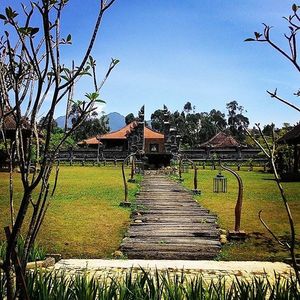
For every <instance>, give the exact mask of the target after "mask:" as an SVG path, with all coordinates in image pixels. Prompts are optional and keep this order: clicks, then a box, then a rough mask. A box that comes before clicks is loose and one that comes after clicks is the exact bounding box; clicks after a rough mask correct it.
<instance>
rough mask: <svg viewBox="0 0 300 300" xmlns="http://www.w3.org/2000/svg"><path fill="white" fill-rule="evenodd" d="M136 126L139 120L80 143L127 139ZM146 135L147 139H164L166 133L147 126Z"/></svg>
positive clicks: (95, 143) (89, 143) (92, 143)
mask: <svg viewBox="0 0 300 300" xmlns="http://www.w3.org/2000/svg"><path fill="white" fill-rule="evenodd" d="M136 126H137V122H136V121H134V122H132V123H130V124H128V125H126V126H124V127H123V128H121V129H119V130H116V131H112V132H109V133H106V134H103V135H100V136H94V137H91V138H89V139H86V140H83V141H81V142H79V143H78V144H80V145H83V144H88V145H97V144H99V140H126V139H127V136H128V134H130V133H131V132H132V130H133V129H134V128H135V127H136ZM144 137H145V139H164V134H162V133H160V132H158V131H155V130H153V129H151V128H149V127H147V126H145V127H144ZM100 143H101V142H100Z"/></svg>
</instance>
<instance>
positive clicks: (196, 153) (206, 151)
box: [180, 131, 264, 161]
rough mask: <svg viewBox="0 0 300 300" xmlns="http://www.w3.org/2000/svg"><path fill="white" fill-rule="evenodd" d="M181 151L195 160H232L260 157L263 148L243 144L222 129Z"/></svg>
mask: <svg viewBox="0 0 300 300" xmlns="http://www.w3.org/2000/svg"><path fill="white" fill-rule="evenodd" d="M180 152H181V153H182V154H184V155H186V156H187V157H188V158H190V159H193V160H211V159H222V160H223V161H226V160H228V161H230V160H249V159H259V158H258V154H259V153H260V152H261V150H260V149H259V148H253V147H249V146H248V145H244V144H241V143H239V142H238V141H237V140H236V139H235V138H234V137H233V136H232V135H230V134H229V133H225V132H224V131H220V132H219V133H217V134H216V135H215V136H213V137H212V138H211V139H210V140H208V141H206V142H204V143H202V144H200V145H199V146H198V147H197V148H196V149H191V150H182V151H180ZM262 160H264V159H262Z"/></svg>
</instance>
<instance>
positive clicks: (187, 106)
mask: <svg viewBox="0 0 300 300" xmlns="http://www.w3.org/2000/svg"><path fill="white" fill-rule="evenodd" d="M192 109H193V108H192V103H191V102H189V101H188V102H187V103H186V104H184V106H183V110H184V112H185V113H187V114H188V113H190V112H191V111H192Z"/></svg>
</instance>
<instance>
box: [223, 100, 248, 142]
mask: <svg viewBox="0 0 300 300" xmlns="http://www.w3.org/2000/svg"><path fill="white" fill-rule="evenodd" d="M226 108H227V110H228V125H229V129H230V132H231V134H232V135H233V136H234V137H235V138H237V139H238V140H239V141H241V142H242V141H244V140H245V134H244V127H248V125H249V119H248V118H247V117H245V116H244V115H243V113H244V107H243V106H241V105H239V104H238V103H237V101H231V102H229V103H227V104H226Z"/></svg>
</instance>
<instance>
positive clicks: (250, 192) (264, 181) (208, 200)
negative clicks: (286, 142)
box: [183, 169, 300, 260]
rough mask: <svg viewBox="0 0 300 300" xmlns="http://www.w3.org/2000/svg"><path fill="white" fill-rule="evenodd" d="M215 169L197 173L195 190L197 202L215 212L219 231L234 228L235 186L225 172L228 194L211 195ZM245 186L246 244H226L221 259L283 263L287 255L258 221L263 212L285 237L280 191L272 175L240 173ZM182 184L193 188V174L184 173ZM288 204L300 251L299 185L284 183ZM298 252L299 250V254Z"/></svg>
mask: <svg viewBox="0 0 300 300" xmlns="http://www.w3.org/2000/svg"><path fill="white" fill-rule="evenodd" d="M217 174H218V171H217V170H207V169H206V170H202V169H199V171H198V189H200V190H201V191H202V195H201V196H197V197H196V199H197V200H198V201H199V203H200V204H201V205H203V206H204V207H206V208H208V209H210V210H211V211H212V212H214V213H216V214H217V215H218V217H219V224H220V227H221V228H224V229H227V230H233V229H234V208H235V204H236V200H237V193H238V185H237V180H236V179H235V177H234V176H233V175H231V174H229V173H228V172H226V171H224V172H223V174H224V175H225V176H226V177H227V178H228V192H227V193H213V178H214V176H216V175H217ZM239 174H240V176H241V177H242V179H243V184H244V198H243V208H242V221H241V230H245V231H246V233H247V234H249V238H248V239H247V240H246V242H245V243H240V242H235V243H228V244H227V245H226V246H225V247H223V250H222V252H221V254H220V257H219V258H220V259H226V260H282V259H284V258H286V257H288V254H287V253H286V252H285V251H283V250H282V248H281V247H280V246H278V244H277V243H276V242H275V241H274V239H273V238H272V237H271V235H270V234H268V233H267V231H266V230H265V228H264V227H263V225H262V224H261V223H260V221H259V218H258V212H259V211H260V210H263V218H264V220H265V221H266V222H267V224H268V225H269V227H270V228H271V229H272V230H273V231H274V232H275V233H276V234H277V235H278V236H279V237H283V238H285V237H288V235H289V224H288V218H287V214H286V212H285V210H284V205H283V202H282V200H281V197H280V194H279V190H278V188H277V185H276V183H275V181H274V180H273V175H272V174H267V173H263V172H258V171H255V172H248V171H246V170H243V171H240V172H239ZM183 178H184V179H185V180H184V185H185V186H186V187H188V188H192V187H193V171H192V170H190V171H189V173H184V174H183ZM283 186H284V188H285V191H286V195H287V198H288V200H289V205H290V208H291V210H292V213H293V218H294V221H295V224H296V233H297V243H298V250H299V249H300V247H299V243H300V183H299V182H289V183H283ZM298 252H300V251H298Z"/></svg>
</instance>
